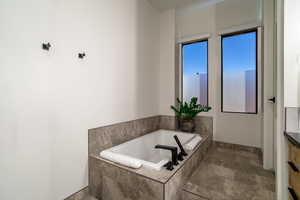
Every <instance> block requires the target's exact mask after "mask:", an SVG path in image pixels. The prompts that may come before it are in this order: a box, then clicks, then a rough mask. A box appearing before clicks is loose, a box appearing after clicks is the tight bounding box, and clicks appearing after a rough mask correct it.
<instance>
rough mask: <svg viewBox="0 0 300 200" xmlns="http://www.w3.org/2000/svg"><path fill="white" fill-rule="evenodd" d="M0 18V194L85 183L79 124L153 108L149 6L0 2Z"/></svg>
mask: <svg viewBox="0 0 300 200" xmlns="http://www.w3.org/2000/svg"><path fill="white" fill-rule="evenodd" d="M0 24H1V30H0V44H1V45H0V54H1V59H0V91H1V98H0V133H1V134H0V177H1V180H0V199H5V200H8V199H9V200H19V199H22V200H33V199H43V200H60V199H63V198H65V197H67V196H68V195H70V194H72V193H74V192H76V191H78V190H80V189H81V188H83V187H85V186H87V168H88V163H87V159H88V155H87V149H88V146H87V145H88V142H87V131H88V129H89V128H93V127H98V126H102V125H107V124H112V123H117V122H121V121H127V120H132V119H136V118H140V117H146V116H152V115H157V114H158V113H159V106H158V99H159V94H158V92H157V90H158V88H157V87H158V83H159V80H160V79H159V78H158V77H159V76H158V73H159V71H158V65H159V45H158V42H159V36H160V35H159V34H160V33H159V28H160V25H159V14H158V12H157V11H156V10H155V9H153V8H152V7H151V6H150V5H149V4H148V2H147V1H145V0H126V1H124V0H109V1H98V0H72V1H71V0H64V1H59V0H57V1H53V0H28V1H17V0H2V1H1V2H0ZM47 41H49V42H51V44H52V46H53V47H52V48H51V50H50V51H49V52H46V51H43V50H42V49H41V43H42V42H47ZM81 51H85V52H86V54H87V56H86V58H85V59H83V60H79V59H78V58H77V53H79V52H81ZM168 103H169V102H168Z"/></svg>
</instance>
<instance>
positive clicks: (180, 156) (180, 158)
mask: <svg viewBox="0 0 300 200" xmlns="http://www.w3.org/2000/svg"><path fill="white" fill-rule="evenodd" d="M178 160H179V161H183V160H184V158H183V155H182V152H180V153H179V154H178Z"/></svg>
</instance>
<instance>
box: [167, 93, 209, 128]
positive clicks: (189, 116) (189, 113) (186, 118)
mask: <svg viewBox="0 0 300 200" xmlns="http://www.w3.org/2000/svg"><path fill="white" fill-rule="evenodd" d="M197 101H198V98H197V97H193V98H192V99H191V101H190V102H189V103H187V102H183V101H180V99H179V98H177V102H178V108H176V107H175V106H171V109H172V110H174V111H175V114H176V116H177V118H178V120H179V128H180V130H181V131H184V132H193V131H194V130H195V122H194V119H195V117H196V116H197V114H198V113H201V112H207V111H209V110H210V109H211V107H209V106H203V105H200V104H197Z"/></svg>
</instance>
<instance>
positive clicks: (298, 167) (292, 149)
mask: <svg viewBox="0 0 300 200" xmlns="http://www.w3.org/2000/svg"><path fill="white" fill-rule="evenodd" d="M288 166H289V192H290V197H289V199H291V200H300V148H299V147H297V146H295V145H294V144H292V143H290V142H289V162H288Z"/></svg>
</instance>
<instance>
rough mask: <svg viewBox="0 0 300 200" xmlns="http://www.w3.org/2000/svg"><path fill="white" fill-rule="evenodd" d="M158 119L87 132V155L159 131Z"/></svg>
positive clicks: (143, 119) (150, 118)
mask: <svg viewBox="0 0 300 200" xmlns="http://www.w3.org/2000/svg"><path fill="white" fill-rule="evenodd" d="M159 123H160V117H159V116H154V117H147V118H142V119H137V120H132V121H128V122H122V123H118V124H113V125H109V126H103V127H99V128H94V129H90V130H89V134H88V143H89V144H88V147H89V155H98V154H99V153H100V152H101V151H102V150H104V149H107V148H110V147H112V146H115V145H118V144H121V143H123V142H126V141H129V140H131V139H134V138H136V137H139V136H142V135H145V134H147V133H150V132H153V131H156V130H158V129H159Z"/></svg>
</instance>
